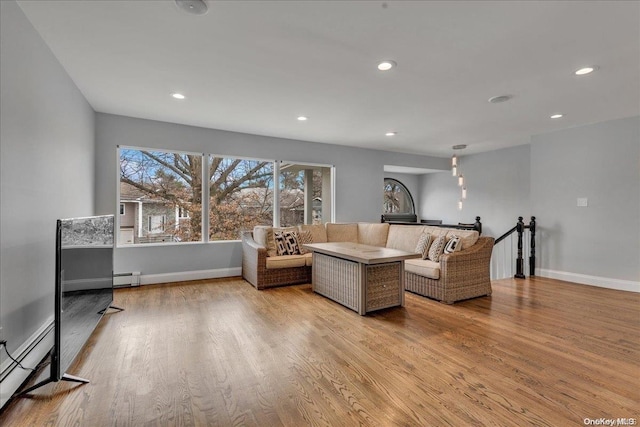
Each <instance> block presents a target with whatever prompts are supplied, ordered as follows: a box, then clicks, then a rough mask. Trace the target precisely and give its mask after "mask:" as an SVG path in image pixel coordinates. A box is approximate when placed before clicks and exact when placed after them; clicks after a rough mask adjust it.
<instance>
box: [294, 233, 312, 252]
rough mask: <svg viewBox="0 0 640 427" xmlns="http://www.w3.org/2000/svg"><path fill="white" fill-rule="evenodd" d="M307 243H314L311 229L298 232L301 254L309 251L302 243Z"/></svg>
mask: <svg viewBox="0 0 640 427" xmlns="http://www.w3.org/2000/svg"><path fill="white" fill-rule="evenodd" d="M307 243H313V234H311V231H309V230H302V231H300V232H299V233H298V248H299V249H300V254H302V255H304V254H306V253H308V252H309V251H308V250H306V249H305V248H303V247H302V245H306V244H307Z"/></svg>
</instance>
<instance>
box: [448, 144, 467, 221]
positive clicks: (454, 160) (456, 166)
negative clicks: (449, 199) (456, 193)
mask: <svg viewBox="0 0 640 427" xmlns="http://www.w3.org/2000/svg"><path fill="white" fill-rule="evenodd" d="M451 148H453V156H452V157H451V175H453V176H454V177H456V178H458V187H460V200H459V201H458V210H462V201H463V200H464V199H466V198H467V186H466V184H465V182H464V175H463V174H462V172H461V171H460V162H459V159H458V156H457V155H456V151H458V150H464V149H465V148H467V146H466V145H465V144H460V145H454V146H453V147H451Z"/></svg>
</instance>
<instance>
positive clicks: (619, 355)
mask: <svg viewBox="0 0 640 427" xmlns="http://www.w3.org/2000/svg"><path fill="white" fill-rule="evenodd" d="M115 305H118V306H120V307H123V308H125V311H124V312H121V313H114V314H110V315H107V316H105V318H104V319H103V320H102V322H101V323H100V325H99V326H98V328H97V329H96V331H95V332H94V334H93V335H92V337H91V339H90V340H89V342H88V343H87V346H86V347H85V349H84V350H83V352H81V354H80V356H79V357H78V360H76V362H75V363H74V365H72V367H71V369H70V370H69V373H71V374H73V375H78V376H80V377H84V378H88V379H90V380H91V383H90V384H86V385H76V384H73V383H66V382H60V383H55V384H50V385H47V386H45V387H43V388H41V389H39V390H37V391H35V392H34V393H33V394H32V396H31V397H30V398H18V399H14V400H13V401H12V402H11V403H10V404H9V405H8V406H7V407H6V408H5V410H4V411H3V412H2V414H0V425H2V426H23V425H24V426H44V425H62V426H66V425H79V426H116V425H117V426H129V425H131V426H138V425H153V426H156V425H157V426H177V425H185V426H192V425H194V426H195V425H197V426H199V425H203V426H204V425H207V426H231V425H249V426H251V425H254V426H304V425H319V426H343V425H344V426H354V425H362V426H484V425H486V426H524V425H536V426H581V425H584V419H585V418H590V419H599V418H607V419H609V418H611V419H614V420H617V419H618V418H635V420H636V424H637V423H638V422H639V421H640V392H639V390H640V387H639V386H640V384H639V378H640V294H637V293H630V292H622V291H614V290H608V289H601V288H595V287H589V286H583V285H576V284H570V283H566V282H560V281H555V280H549V279H541V278H536V279H526V280H518V281H516V280H501V281H496V282H494V284H493V295H492V296H491V297H489V298H478V299H474V300H469V301H464V302H460V303H456V304H454V305H445V304H441V303H438V302H435V301H432V300H428V299H426V298H423V297H420V296H417V295H413V294H410V293H407V295H406V306H405V307H404V308H393V309H387V310H383V311H380V312H376V313H373V314H370V315H367V316H364V317H363V316H359V315H358V314H357V313H355V312H353V311H351V310H348V309H346V308H344V307H342V306H340V305H338V304H336V303H334V302H332V301H330V300H328V299H326V298H324V297H321V296H319V295H317V294H314V293H312V292H311V288H310V286H309V285H301V286H291V287H283V288H276V289H270V290H265V291H257V290H255V289H254V288H253V287H251V286H250V285H249V284H248V283H246V282H244V281H243V280H241V279H225V280H210V281H198V282H188V283H177V284H171V285H154V286H144V287H140V288H131V289H120V290H117V291H116V296H115ZM32 382H35V379H34V380H32Z"/></svg>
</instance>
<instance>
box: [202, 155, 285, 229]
mask: <svg viewBox="0 0 640 427" xmlns="http://www.w3.org/2000/svg"><path fill="white" fill-rule="evenodd" d="M209 165H210V169H209V194H210V196H211V199H210V202H209V207H210V210H209V239H210V240H233V239H239V235H240V231H242V230H251V229H253V227H254V226H256V225H272V224H273V162H266V161H259V160H247V159H236V158H231V157H216V156H210V161H209Z"/></svg>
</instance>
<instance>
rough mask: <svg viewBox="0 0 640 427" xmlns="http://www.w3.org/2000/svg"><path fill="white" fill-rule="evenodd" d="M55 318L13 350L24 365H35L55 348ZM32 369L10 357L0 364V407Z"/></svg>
mask: <svg viewBox="0 0 640 427" xmlns="http://www.w3.org/2000/svg"><path fill="white" fill-rule="evenodd" d="M53 330H54V326H53V318H52V319H50V320H49V321H47V322H45V323H44V324H43V325H42V326H41V327H40V328H39V329H38V330H37V331H36V332H35V333H34V334H33V335H31V336H30V337H29V339H28V340H27V341H25V342H24V343H23V344H22V345H21V346H20V347H18V348H17V349H16V350H14V351H11V353H12V356H13V357H15V358H16V359H17V360H18V361H19V362H20V363H21V364H22V366H26V367H29V368H33V367H35V366H36V365H37V364H38V363H40V361H41V360H42V359H44V357H45V356H46V355H47V353H49V351H50V350H51V349H52V348H53V344H54V343H53V341H54V333H53ZM31 372H32V371H26V370H24V369H20V368H18V367H17V366H16V364H15V363H14V362H12V361H11V360H10V359H9V358H7V360H5V361H4V362H3V363H2V365H1V366H0V378H2V380H1V381H0V409H1V408H3V407H4V405H6V404H7V402H8V401H9V399H11V396H13V394H14V393H15V392H16V391H18V388H19V387H20V385H21V384H22V383H23V382H24V380H26V379H27V377H28V376H29V375H30V374H31Z"/></svg>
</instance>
